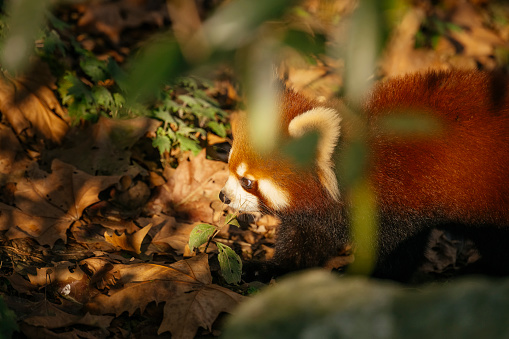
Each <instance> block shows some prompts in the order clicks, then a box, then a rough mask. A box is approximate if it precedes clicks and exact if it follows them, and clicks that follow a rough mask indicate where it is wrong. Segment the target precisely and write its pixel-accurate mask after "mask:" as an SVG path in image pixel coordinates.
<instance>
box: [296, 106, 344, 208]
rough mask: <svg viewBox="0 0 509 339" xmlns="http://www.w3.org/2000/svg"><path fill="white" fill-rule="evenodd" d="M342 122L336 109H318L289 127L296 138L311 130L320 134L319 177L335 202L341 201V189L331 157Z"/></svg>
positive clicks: (307, 113) (318, 153)
mask: <svg viewBox="0 0 509 339" xmlns="http://www.w3.org/2000/svg"><path fill="white" fill-rule="evenodd" d="M340 122H341V117H340V116H339V115H338V113H337V112H336V111H335V110H334V109H332V108H327V107H316V108H313V109H310V110H309V111H307V112H304V113H302V114H300V115H298V116H296V117H295V118H293V120H292V121H290V124H289V125H288V133H289V134H290V135H291V136H292V137H294V138H299V137H301V136H303V135H304V133H306V132H308V131H311V130H317V131H318V132H319V133H320V140H319V142H318V145H317V147H318V150H317V157H316V163H317V165H318V168H319V169H320V173H319V177H320V181H321V182H322V185H323V186H324V187H325V189H327V191H328V192H329V194H330V195H331V196H332V198H334V199H335V200H338V199H339V187H338V181H337V179H336V175H335V174H334V170H333V168H334V163H333V162H332V159H331V156H332V153H333V152H334V148H335V147H336V144H337V142H338V138H339V134H340Z"/></svg>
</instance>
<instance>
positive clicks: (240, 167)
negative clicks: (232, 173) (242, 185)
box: [236, 163, 247, 178]
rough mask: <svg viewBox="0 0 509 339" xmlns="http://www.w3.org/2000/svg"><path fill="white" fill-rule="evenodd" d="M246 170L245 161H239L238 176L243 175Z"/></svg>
mask: <svg viewBox="0 0 509 339" xmlns="http://www.w3.org/2000/svg"><path fill="white" fill-rule="evenodd" d="M246 171H247V165H246V164H245V163H241V164H240V165H239V167H237V171H236V172H237V174H238V176H239V177H241V178H242V177H243V176H244V175H245V174H246Z"/></svg>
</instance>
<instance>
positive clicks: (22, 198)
mask: <svg viewBox="0 0 509 339" xmlns="http://www.w3.org/2000/svg"><path fill="white" fill-rule="evenodd" d="M51 169H52V172H51V174H48V173H46V172H44V171H41V170H40V169H39V168H37V167H34V168H32V169H31V170H30V171H29V173H28V175H27V177H26V178H24V179H23V180H21V181H19V182H18V183H17V189H16V191H15V193H14V206H9V205H6V204H3V203H0V230H4V231H5V230H7V232H6V236H7V238H8V239H15V238H24V237H27V236H28V237H33V238H35V240H37V241H38V242H39V243H40V244H41V245H50V246H53V244H54V243H55V241H57V240H58V239H62V240H64V241H66V231H67V229H68V228H69V227H70V226H71V225H72V224H73V223H74V222H75V221H76V220H78V219H79V218H80V217H81V215H82V213H83V210H84V209H85V208H86V207H88V206H90V205H92V204H94V203H96V202H97V201H99V197H98V195H99V193H100V192H101V191H103V190H104V189H106V188H107V187H109V186H111V185H113V184H115V183H116V182H118V180H119V177H115V176H111V177H102V176H90V175H88V174H86V173H84V172H82V171H79V170H76V169H75V168H74V167H73V166H70V165H68V164H65V163H63V162H61V161H59V160H55V161H53V164H52V166H51Z"/></svg>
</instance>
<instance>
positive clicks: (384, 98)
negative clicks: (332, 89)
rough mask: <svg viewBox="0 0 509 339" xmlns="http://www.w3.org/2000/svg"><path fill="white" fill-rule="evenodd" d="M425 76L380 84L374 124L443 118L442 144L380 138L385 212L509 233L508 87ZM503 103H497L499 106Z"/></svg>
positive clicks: (484, 79)
mask: <svg viewBox="0 0 509 339" xmlns="http://www.w3.org/2000/svg"><path fill="white" fill-rule="evenodd" d="M423 79H424V76H423V75H421V74H417V75H413V76H408V77H404V78H399V79H395V80H390V81H388V82H385V83H382V84H380V85H379V86H378V87H377V88H376V89H375V91H374V93H373V95H372V97H371V101H369V103H368V105H367V111H368V112H370V117H371V122H372V123H374V122H375V121H376V119H378V118H380V117H382V116H386V115H387V114H390V113H391V112H394V111H398V112H401V111H402V110H405V109H411V110H413V111H416V110H417V111H421V112H424V113H426V114H430V115H432V116H434V117H438V118H439V119H440V122H441V123H442V125H443V126H442V127H443V132H442V134H441V135H440V136H439V137H429V138H424V139H422V138H421V139H417V140H413V139H409V138H402V137H399V138H397V137H393V138H388V137H384V136H383V135H375V137H374V140H373V143H372V150H373V154H374V155H375V158H376V161H375V163H374V165H373V166H374V170H373V177H372V181H373V182H374V185H375V188H376V191H377V193H378V197H379V199H380V202H379V203H380V205H381V206H383V208H386V209H390V210H392V211H393V212H398V211H402V212H401V213H403V212H405V211H407V210H409V209H412V210H419V211H420V213H421V215H422V216H423V217H424V216H429V217H433V218H440V217H447V218H449V219H451V220H457V221H458V222H461V221H462V222H469V223H481V222H482V223H491V224H496V225H509V97H508V96H507V95H504V93H505V92H507V88H506V86H507V83H503V82H501V81H500V78H497V75H495V74H492V73H482V72H453V73H434V74H432V75H431V76H428V78H426V79H425V81H423ZM497 98H498V99H497Z"/></svg>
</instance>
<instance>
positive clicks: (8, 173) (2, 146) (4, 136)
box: [0, 124, 31, 185]
mask: <svg viewBox="0 0 509 339" xmlns="http://www.w3.org/2000/svg"><path fill="white" fill-rule="evenodd" d="M30 162H31V160H30V159H29V158H28V157H27V156H26V155H25V152H24V151H23V147H22V146H21V144H20V143H19V141H18V139H17V138H16V135H14V133H13V132H12V130H11V129H10V128H8V127H6V126H4V125H1V124H0V185H2V184H3V183H4V182H6V181H7V180H12V179H15V178H17V177H19V176H20V175H21V174H22V173H23V172H24V171H25V170H26V168H27V166H28V165H29V163H30Z"/></svg>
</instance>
